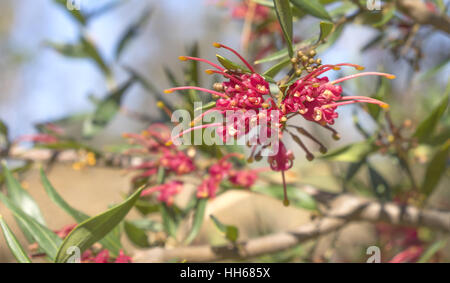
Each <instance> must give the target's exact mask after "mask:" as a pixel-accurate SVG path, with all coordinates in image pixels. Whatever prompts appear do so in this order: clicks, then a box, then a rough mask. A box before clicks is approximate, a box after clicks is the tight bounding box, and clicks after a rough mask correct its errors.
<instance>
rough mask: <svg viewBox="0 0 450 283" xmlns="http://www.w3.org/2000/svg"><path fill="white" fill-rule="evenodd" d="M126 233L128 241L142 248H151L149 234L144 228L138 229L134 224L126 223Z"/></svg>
mask: <svg viewBox="0 0 450 283" xmlns="http://www.w3.org/2000/svg"><path fill="white" fill-rule="evenodd" d="M124 228H125V233H126V234H127V236H128V239H130V241H131V242H132V243H133V244H135V245H136V246H138V247H140V248H148V247H150V243H149V242H148V238H147V234H145V231H144V230H143V229H142V228H139V227H137V226H136V225H134V224H133V223H132V222H129V221H125V223H124Z"/></svg>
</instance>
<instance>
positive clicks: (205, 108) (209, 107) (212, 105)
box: [194, 101, 216, 112]
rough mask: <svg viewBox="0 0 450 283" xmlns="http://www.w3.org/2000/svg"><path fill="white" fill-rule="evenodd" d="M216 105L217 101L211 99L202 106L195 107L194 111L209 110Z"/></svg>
mask: <svg viewBox="0 0 450 283" xmlns="http://www.w3.org/2000/svg"><path fill="white" fill-rule="evenodd" d="M215 106H216V101H211V102H209V103H207V104H205V105H202V106H201V107H198V108H195V109H194V112H196V111H202V110H209V109H211V108H214V107H215Z"/></svg>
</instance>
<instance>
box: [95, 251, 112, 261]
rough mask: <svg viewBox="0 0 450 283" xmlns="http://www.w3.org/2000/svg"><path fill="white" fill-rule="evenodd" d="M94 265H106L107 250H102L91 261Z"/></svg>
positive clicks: (107, 258)
mask: <svg viewBox="0 0 450 283" xmlns="http://www.w3.org/2000/svg"><path fill="white" fill-rule="evenodd" d="M93 261H94V263H108V261H109V252H108V250H102V251H101V252H99V253H98V254H97V255H96V256H95V257H94V259H93Z"/></svg>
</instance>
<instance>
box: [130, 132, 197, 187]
mask: <svg viewBox="0 0 450 283" xmlns="http://www.w3.org/2000/svg"><path fill="white" fill-rule="evenodd" d="M170 133H171V132H170V129H169V128H168V127H167V126H165V125H164V124H159V123H157V124H153V125H151V126H149V127H148V129H147V130H145V131H143V132H142V133H141V134H140V135H139V134H133V133H125V134H123V136H124V137H125V138H129V139H130V142H132V143H137V144H139V145H141V146H142V148H134V149H131V150H129V151H128V152H127V153H150V154H158V155H159V158H158V159H157V160H152V161H146V162H144V163H142V164H140V165H137V166H133V167H132V168H131V169H135V170H144V172H142V173H141V174H139V175H138V176H136V177H135V179H136V178H147V177H150V176H153V175H155V174H156V173H157V172H158V168H159V167H160V166H162V167H164V169H165V170H166V173H167V174H168V173H174V174H176V175H183V174H187V173H190V172H192V171H193V170H195V166H194V163H193V162H192V160H191V158H190V157H189V156H188V155H187V154H186V153H185V152H184V151H181V150H179V149H178V148H177V147H175V146H174V145H169V144H167V143H168V141H170Z"/></svg>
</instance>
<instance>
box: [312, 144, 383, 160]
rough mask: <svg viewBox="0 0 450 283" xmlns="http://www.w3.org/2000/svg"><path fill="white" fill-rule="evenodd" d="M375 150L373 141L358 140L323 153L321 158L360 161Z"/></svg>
mask: <svg viewBox="0 0 450 283" xmlns="http://www.w3.org/2000/svg"><path fill="white" fill-rule="evenodd" d="M375 150H376V147H375V146H374V145H373V144H372V143H371V142H357V143H353V144H349V145H346V146H344V147H341V148H338V149H335V150H333V151H331V152H329V153H327V154H325V155H322V156H321V157H320V158H322V159H326V160H334V161H343V162H359V161H360V160H361V159H363V158H365V157H366V156H367V155H369V154H370V153H372V152H374V151H375Z"/></svg>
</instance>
